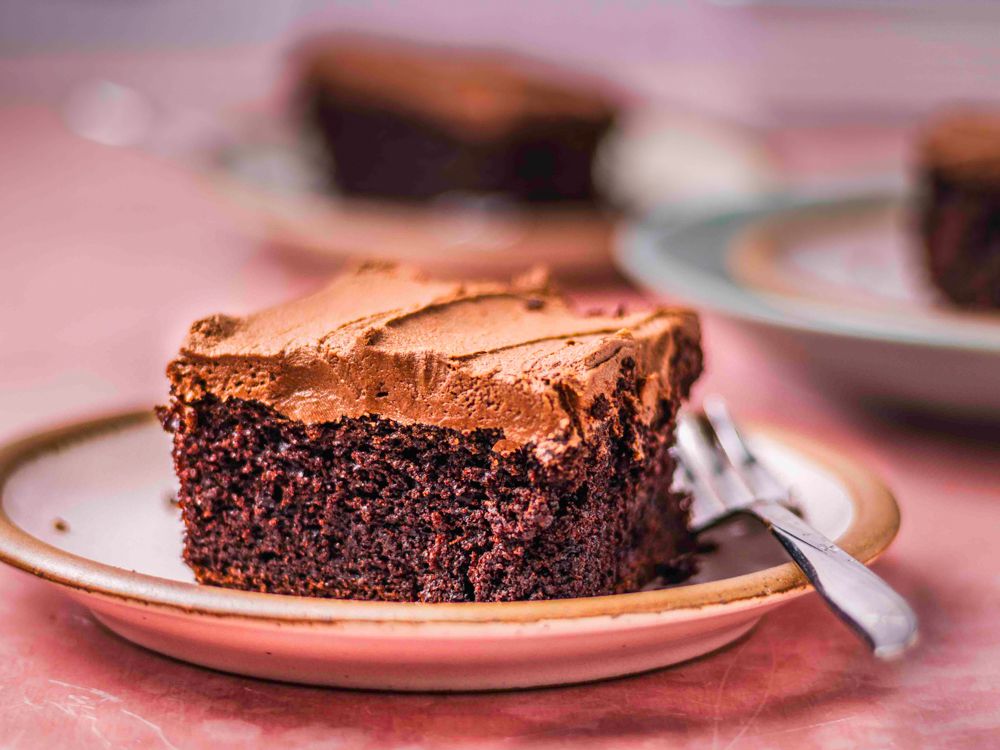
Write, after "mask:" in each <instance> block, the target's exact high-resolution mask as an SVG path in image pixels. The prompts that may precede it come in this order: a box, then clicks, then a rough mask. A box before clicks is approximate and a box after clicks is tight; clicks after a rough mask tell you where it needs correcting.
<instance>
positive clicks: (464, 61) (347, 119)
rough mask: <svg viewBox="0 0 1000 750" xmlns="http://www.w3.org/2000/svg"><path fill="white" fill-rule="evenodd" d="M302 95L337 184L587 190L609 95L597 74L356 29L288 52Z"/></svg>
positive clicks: (434, 189)
mask: <svg viewBox="0 0 1000 750" xmlns="http://www.w3.org/2000/svg"><path fill="white" fill-rule="evenodd" d="M298 59H299V66H300V67H301V68H302V73H301V75H302V85H301V91H300V100H301V106H302V108H303V110H304V113H305V119H306V121H307V123H308V124H309V127H310V129H311V130H313V131H315V132H316V134H317V135H318V136H319V142H320V144H321V145H322V147H323V149H322V151H323V153H324V154H325V156H326V159H327V161H328V165H327V173H328V174H329V175H330V176H331V181H332V183H333V184H334V185H335V186H336V187H337V188H338V189H339V190H341V191H342V192H343V193H345V194H347V195H357V196H369V197H379V198H390V199H399V200H416V201H424V200H430V199H433V198H436V197H438V196H442V195H445V194H450V193H475V194H489V195H490V196H493V197H499V198H502V199H504V200H507V201H509V202H512V203H524V202H528V203H546V204H560V205H564V204H574V203H576V204H580V203H583V204H590V203H594V202H595V201H597V192H596V190H595V187H594V179H593V167H594V158H595V153H596V151H597V147H598V145H599V144H600V142H601V140H602V139H603V138H604V136H605V135H606V134H607V132H608V131H609V130H610V129H611V127H612V125H613V123H614V119H615V112H616V106H615V104H614V98H613V96H611V95H610V94H609V93H608V92H607V90H606V86H605V87H601V86H600V85H598V84H595V83H594V82H592V81H586V80H585V79H582V78H581V77H580V76H578V75H570V74H567V73H566V72H565V71H561V70H558V69H554V68H552V67H551V66H547V65H542V64H540V63H537V62H530V61H526V60H523V59H520V58H518V57H514V56H511V55H503V54H500V53H495V52H487V51H482V50H471V49H469V50H458V49H453V48H441V47H431V46H424V45H418V44H415V43H412V42H401V41H389V40H385V39H372V38H366V37H357V36H334V37H327V38H322V39H317V40H314V41H313V42H311V43H308V44H307V45H305V46H304V47H303V49H302V50H301V51H300V53H299V55H298Z"/></svg>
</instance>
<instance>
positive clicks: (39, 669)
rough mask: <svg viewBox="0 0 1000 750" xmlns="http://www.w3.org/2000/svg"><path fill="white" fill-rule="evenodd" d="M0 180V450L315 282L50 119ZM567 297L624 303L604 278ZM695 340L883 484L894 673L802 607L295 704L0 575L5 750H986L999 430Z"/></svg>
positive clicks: (149, 378)
mask: <svg viewBox="0 0 1000 750" xmlns="http://www.w3.org/2000/svg"><path fill="white" fill-rule="evenodd" d="M794 148H797V149H800V148H801V144H798V145H795V146H794ZM0 164H2V165H3V172H2V174H3V176H2V177H0V206H2V213H0V271H2V272H0V342H2V345H0V436H3V437H6V436H10V435H12V434H14V433H17V432H21V431H24V430H26V429H29V428H31V427H33V426H35V425H40V424H44V423H51V422H53V421H59V420H63V419H65V418H67V417H68V416H72V415H78V414H81V413H93V412H97V411H101V410H105V409H109V408H115V407H118V406H122V405H128V404H135V403H147V404H148V403H153V402H154V401H156V400H158V399H160V398H162V396H163V391H164V384H163V377H162V368H163V363H164V362H165V361H166V359H167V358H168V357H169V356H170V354H171V353H172V351H173V349H174V348H175V347H176V345H177V343H178V341H179V338H180V336H181V334H182V332H183V330H184V328H185V326H186V325H187V323H188V322H189V321H190V320H192V319H193V318H194V317H195V316H197V315H199V314H202V313H207V312H210V311H215V310H218V309H226V310H228V311H231V312H239V311H243V310H247V309H250V308H253V307H257V306H259V305H262V304H265V303H268V302H271V301H274V300H277V299H280V298H283V297H286V296H288V295H290V294H292V293H294V292H297V291H299V290H301V289H305V288H308V287H310V286H312V285H314V284H315V283H317V280H318V279H319V278H320V274H319V272H318V271H317V270H316V269H313V268H308V267H305V266H303V265H302V264H301V263H300V264H299V265H297V266H296V265H290V264H288V263H286V262H284V261H283V259H282V258H281V256H280V254H279V253H277V252H275V250H274V249H273V248H268V247H266V246H262V245H260V244H258V243H256V242H254V241H252V240H251V239H249V238H248V237H247V236H245V234H243V233H241V232H240V231H239V230H238V228H237V227H236V226H235V225H234V224H233V223H232V222H231V220H230V219H229V218H228V216H227V214H226V212H225V211H224V210H221V209H220V206H219V205H218V204H217V203H215V202H214V201H213V200H212V197H211V194H210V193H209V192H208V191H207V190H205V187H204V185H203V184H201V183H200V182H199V181H198V180H197V179H196V178H194V177H193V176H192V175H191V174H190V173H187V172H185V171H184V170H183V169H181V168H179V167H177V166H176V165H173V164H170V163H167V162H164V161H158V160H156V159H153V158H151V157H149V156H146V155H144V154H142V153H139V152H134V151H128V150H115V149H110V148H106V147H103V146H99V145H95V144H92V143H88V142H84V141H82V140H80V139H78V138H75V137H73V136H71V135H70V134H69V133H68V132H66V130H65V129H64V128H63V126H62V125H61V123H60V122H59V120H58V119H57V118H56V117H55V116H54V115H53V114H51V113H48V112H46V111H44V110H41V109H37V108H28V107H23V108H7V109H0ZM580 294H581V295H582V296H584V297H587V298H588V299H589V300H590V301H594V300H602V301H617V300H621V299H632V300H634V298H635V296H636V295H635V292H633V291H630V290H629V289H628V288H627V287H626V286H625V285H624V283H623V282H621V281H620V280H619V281H615V280H609V281H607V282H606V283H603V284H602V285H600V286H598V287H595V288H591V289H588V290H584V291H582V292H580ZM706 337H707V349H708V354H709V372H708V375H707V376H706V378H705V382H704V384H703V386H702V392H706V391H708V390H712V391H718V392H721V393H723V394H725V395H726V396H727V397H729V398H730V399H731V401H732V402H733V403H734V404H736V405H737V406H738V409H739V412H740V413H741V414H742V415H744V416H746V417H754V418H766V419H768V420H770V421H772V422H775V423H778V424H781V425H785V426H790V427H794V428H796V429H799V430H802V431H805V432H808V433H811V434H812V435H814V436H816V437H819V438H821V439H823V440H826V441H829V442H830V443H832V444H834V445H837V446H840V447H841V448H842V449H843V450H845V451H848V452H850V453H852V454H854V455H856V456H858V457H861V458H863V459H864V460H865V461H866V462H867V463H868V464H870V465H871V466H872V467H873V468H874V469H876V470H877V471H878V472H880V473H881V474H882V475H883V476H884V477H885V478H886V479H887V481H888V482H889V483H890V484H891V486H892V487H893V489H894V490H895V491H896V493H897V495H898V498H899V501H900V503H901V505H902V510H903V527H902V531H901V534H900V536H899V538H898V540H897V542H896V544H895V545H894V546H893V548H892V549H891V551H890V552H889V553H888V554H887V555H886V556H885V557H884V558H883V559H882V560H881V561H879V563H878V564H877V568H878V570H879V572H880V573H881V574H882V575H884V576H885V577H886V578H887V579H888V580H889V581H890V582H891V583H892V584H893V585H895V586H896V587H898V588H899V590H900V591H902V592H903V593H904V594H905V595H906V596H907V597H909V599H910V601H911V602H913V604H914V606H915V607H916V609H917V611H918V612H919V614H920V616H921V617H922V620H923V640H922V643H921V644H920V645H919V646H918V648H917V649H916V650H915V651H914V652H913V653H912V654H911V655H910V656H909V657H908V658H906V659H905V660H904V661H901V662H898V663H892V664H883V663H878V662H875V661H873V660H872V659H871V658H870V657H869V655H868V654H867V653H866V651H865V649H864V648H863V647H862V646H861V645H860V644H859V643H858V642H857V641H856V640H855V638H854V637H853V636H852V635H851V634H850V633H849V632H848V631H847V630H846V628H845V627H844V626H842V625H841V624H840V623H839V622H837V621H835V620H834V619H833V618H832V617H831V616H830V615H829V614H828V613H827V612H826V611H825V610H824V608H823V606H822V605H821V604H820V602H819V601H817V599H816V597H815V596H809V597H807V598H804V599H802V600H799V601H797V602H795V603H793V604H791V605H790V606H788V607H787V608H785V609H783V610H781V611H779V612H777V613H775V614H772V615H770V616H768V617H767V618H766V620H765V621H764V622H763V623H762V624H761V625H760V627H758V628H757V630H756V631H755V632H754V633H753V634H752V635H751V636H750V637H748V638H747V639H745V640H743V641H741V642H739V643H737V644H736V645H734V646H732V647H731V648H728V649H726V650H724V651H722V652H721V653H718V654H715V655H713V656H710V657H707V658H703V659H700V660H697V661H694V662H692V663H689V664H685V665H682V666H678V667H675V668H672V669H668V670H663V671H658V672H655V673H651V674H646V675H642V676H638V677H633V678H629V679H621V680H615V681H610V682H604V683H599V684H592V685H582V686H576V687H569V688H561V689H547V690H535V691H526V692H516V693H506V694H478V695H394V694H376V693H361V692H349V691H338V690H326V689H313V688H305V687H298V686H292V685H281V684H271V683H267V682H261V681H256V680H252V679H242V678H239V677H233V676H229V675H224V674H218V673H214V672H210V671H207V670H204V669H200V668H196V667H192V666H188V665H186V664H182V663H178V662H174V661H171V660H169V659H166V658H163V657H160V656H158V655H156V654H153V653H149V652H146V651H144V650H142V649H139V648H137V647H135V646H132V645H130V644H129V643H126V642H125V641H122V640H120V639H119V638H117V637H115V636H114V635H112V634H110V633H109V632H107V631H106V630H104V629H103V628H102V627H100V626H99V625H97V624H96V623H95V621H94V620H93V619H91V617H90V616H89V615H88V614H87V612H86V611H85V610H84V609H83V608H81V607H79V606H77V605H75V604H73V603H70V602H69V601H68V600H67V599H66V598H64V597H63V596H62V595H61V594H60V592H58V591H57V590H55V589H53V588H51V587H49V586H47V585H45V584H43V583H41V582H39V581H36V580H34V579H31V578H30V577H28V576H27V575H25V574H22V573H18V572H15V571H13V570H8V569H2V570H0V591H2V596H0V746H2V747H4V748H37V747H74V748H81V749H84V748H138V747H152V748H157V747H162V748H212V750H223V749H224V748H236V747H240V748H243V747H255V746H266V747H289V748H292V747H303V748H344V749H345V750H353V749H354V748H427V749H430V748H466V747H487V748H493V747H498V748H521V747H531V748H557V747H560V748H561V747H567V748H568V747H574V748H576V747H582V748H589V747H605V746H613V747H619V748H653V747H656V748H659V747H668V746H670V747H682V748H683V747H708V746H711V747H713V748H799V747H807V746H810V747H822V748H830V749H831V750H834V749H836V750H840V749H842V748H855V747H863V748H869V747H894V748H895V747H898V748H914V747H933V748H959V747H987V746H992V747H997V746H998V744H1000V739H998V738H1000V734H998V728H1000V492H998V484H1000V470H998V443H997V439H996V432H995V431H991V430H990V429H988V428H973V427H960V426H956V425H946V424H928V423H926V422H924V421H920V420H915V419H903V418H900V417H889V416H879V415H872V414H866V413H864V412H861V411H859V410H857V409H855V408H854V407H852V405H851V404H849V403H844V402H842V401H840V402H838V401H836V400H834V399H832V398H830V397H826V396H824V394H822V393H819V392H817V391H816V390H815V389H814V388H813V387H811V386H810V384H809V383H807V382H803V381H801V380H798V379H795V378H794V377H793V376H791V375H790V374H789V373H787V372H785V371H783V369H782V368H781V367H780V366H778V365H776V364H775V363H774V362H773V361H772V360H771V359H770V358H768V357H767V356H766V355H765V354H763V353H762V352H760V351H758V350H756V349H755V348H754V346H753V345H752V344H750V343H749V342H748V341H746V340H744V339H743V338H741V336H740V335H739V332H738V331H736V330H733V329H732V328H730V327H729V326H727V325H724V324H723V323H722V322H720V321H716V320H714V319H708V320H707V321H706ZM956 377H960V373H956Z"/></svg>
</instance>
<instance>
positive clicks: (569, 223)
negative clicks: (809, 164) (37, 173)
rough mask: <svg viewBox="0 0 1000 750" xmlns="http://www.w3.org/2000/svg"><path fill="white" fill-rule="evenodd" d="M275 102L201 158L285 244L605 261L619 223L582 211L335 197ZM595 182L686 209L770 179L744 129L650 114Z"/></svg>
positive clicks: (400, 255)
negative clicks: (614, 230)
mask: <svg viewBox="0 0 1000 750" xmlns="http://www.w3.org/2000/svg"><path fill="white" fill-rule="evenodd" d="M286 120H287V115H286V114H284V113H282V112H281V110H280V108H276V107H275V106H274V105H272V106H270V107H263V106H262V107H259V108H256V109H253V110H250V111H246V112H240V113H235V112H234V113H231V114H230V115H229V116H228V117H227V118H226V119H225V121H224V125H220V130H221V131H222V133H224V135H221V136H220V137H219V142H218V143H214V144H213V146H212V147H210V148H207V149H203V153H199V155H198V159H197V161H198V164H197V166H198V167H199V168H201V169H205V168H206V167H207V170H208V174H209V175H210V177H211V184H212V186H213V187H214V188H215V189H216V190H217V192H219V193H220V194H221V195H222V196H224V197H225V198H226V199H227V200H228V201H229V202H230V203H231V204H232V205H234V206H235V207H236V208H237V209H239V210H240V212H241V215H242V218H243V219H245V220H246V223H245V225H246V226H250V227H257V228H259V230H261V232H262V233H263V234H264V235H265V236H267V237H268V238H269V239H270V240H271V241H273V242H274V243H276V244H277V245H278V246H280V247H286V248H296V249H298V250H300V251H305V252H308V253H310V254H312V255H313V256H321V257H326V258H331V259H336V258H343V257H350V256H354V255H359V254H364V255H371V253H372V252H373V248H374V249H375V250H376V253H377V254H378V255H379V256H381V257H384V258H389V259H394V260H400V261H407V262H413V263H418V264H420V265H422V266H424V267H425V268H432V269H434V270H435V271H438V272H440V271H447V270H448V269H450V268H453V267H460V268H461V269H462V272H463V273H478V274H487V275H489V274H507V275H509V274H511V273H519V272H522V271H524V269H525V268H526V267H527V266H530V265H533V264H536V263H545V264H546V265H548V266H550V267H552V268H554V269H555V270H557V271H560V272H561V273H562V274H563V275H566V274H567V273H570V274H588V273H593V272H597V271H602V270H603V271H606V270H608V269H609V268H610V266H611V245H612V238H613V229H614V224H615V222H614V220H613V216H612V215H611V214H605V213H601V212H597V211H594V210H591V209H586V208H560V207H551V208H538V207H534V208H525V207H518V206H516V205H510V204H506V205H505V204H504V202H503V199H502V197H498V196H489V195H479V196H477V195H473V194H464V193H456V194H450V195H445V196H442V197H441V198H439V199H438V200H436V201H433V202H430V203H425V204H417V205H408V204H406V203H394V202H389V201H379V200H362V199H358V198H349V197H346V196H338V195H336V194H334V193H332V192H331V191H330V190H329V189H327V188H325V187H324V181H325V180H324V176H323V174H322V173H321V172H320V170H319V169H318V168H317V164H319V163H321V160H320V158H319V157H318V155H317V153H316V150H315V149H314V148H311V146H310V144H309V143H307V142H305V140H304V139H302V138H300V137H299V135H298V134H297V131H296V129H295V127H294V125H293V124H292V123H289V122H287V121H286ZM596 169H597V178H598V181H599V183H600V184H601V185H602V189H603V190H604V191H605V192H608V193H610V194H611V195H612V196H613V202H614V203H615V204H616V205H624V206H628V207H630V208H642V207H644V206H646V205H647V204H648V203H649V199H650V198H651V197H653V196H655V197H656V198H657V199H658V200H661V201H662V200H664V199H666V200H670V201H671V202H672V203H684V204H688V203H690V202H692V201H699V202H705V201H706V200H708V199H709V198H710V199H711V200H712V201H714V202H717V201H718V200H719V197H720V196H733V195H743V194H747V193H752V192H755V191H759V190H761V189H764V188H765V187H766V186H768V185H769V184H771V175H772V169H771V165H770V162H769V161H768V159H767V157H766V155H765V151H764V149H763V148H762V147H761V146H760V144H759V143H758V141H757V140H756V139H755V138H753V137H751V136H750V135H749V134H748V133H747V132H746V131H742V130H740V129H738V128H736V127H734V126H731V125H725V124H723V123H721V122H718V121H715V120H711V119H708V118H705V117H694V116H687V117H684V116H680V115H677V114H668V113H662V112H648V113H645V114H644V115H642V116H638V115H634V116H632V117H630V118H628V119H627V121H626V122H625V123H623V125H622V126H621V128H619V130H618V132H616V133H615V134H614V135H613V136H612V137H610V138H609V139H608V140H607V141H606V142H605V144H604V146H603V147H602V148H601V150H600V151H599V153H598V158H597V163H596Z"/></svg>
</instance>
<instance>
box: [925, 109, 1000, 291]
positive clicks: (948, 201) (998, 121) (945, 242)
mask: <svg viewBox="0 0 1000 750" xmlns="http://www.w3.org/2000/svg"><path fill="white" fill-rule="evenodd" d="M918 159H919V164H918V169H919V173H920V174H919V180H920V187H921V190H922V195H921V199H920V200H921V205H920V211H921V231H922V233H923V239H924V246H925V251H926V257H927V263H928V268H929V271H930V277H931V280H932V281H933V282H934V284H935V285H936V286H937V287H938V289H940V290H941V292H943V294H944V295H945V296H946V297H947V298H948V299H949V300H951V301H952V302H954V303H956V304H958V305H961V306H963V307H969V308H980V309H988V308H994V309H997V308H1000V111H995V112H991V113H988V112H964V113H955V114H952V115H950V116H947V117H943V118H941V119H939V120H937V121H936V122H934V123H933V124H932V125H931V126H930V127H929V128H928V129H927V131H926V133H925V134H924V137H923V140H922V142H921V144H920V150H919V157H918Z"/></svg>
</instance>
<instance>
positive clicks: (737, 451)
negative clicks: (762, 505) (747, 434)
mask: <svg viewBox="0 0 1000 750" xmlns="http://www.w3.org/2000/svg"><path fill="white" fill-rule="evenodd" d="M704 409H705V416H706V419H707V422H708V424H709V425H710V426H711V429H712V432H713V433H714V437H715V440H716V442H717V443H718V444H719V445H720V446H721V448H722V451H723V452H724V453H725V455H726V457H727V458H728V459H729V462H730V463H731V464H732V465H733V467H734V468H735V470H736V472H737V474H738V475H739V477H740V479H741V480H742V481H743V483H744V484H745V485H746V487H747V488H748V489H749V490H750V492H751V494H753V495H754V496H755V497H757V498H762V499H767V500H775V501H778V502H787V501H788V498H789V492H788V488H787V487H785V486H784V485H783V484H782V483H781V482H780V481H778V479H777V478H776V477H775V476H774V475H773V474H772V473H771V472H770V470H769V469H767V467H766V466H764V465H763V464H762V463H761V462H760V461H758V460H757V457H756V456H755V455H754V454H753V451H751V450H750V446H749V445H747V441H746V439H745V438H744V437H743V435H742V433H740V430H739V428H738V427H737V426H736V422H735V420H733V418H732V415H731V414H730V413H729V407H728V406H727V405H726V402H725V400H723V399H722V397H720V396H716V395H711V396H706V397H705V399H704Z"/></svg>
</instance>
